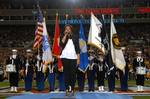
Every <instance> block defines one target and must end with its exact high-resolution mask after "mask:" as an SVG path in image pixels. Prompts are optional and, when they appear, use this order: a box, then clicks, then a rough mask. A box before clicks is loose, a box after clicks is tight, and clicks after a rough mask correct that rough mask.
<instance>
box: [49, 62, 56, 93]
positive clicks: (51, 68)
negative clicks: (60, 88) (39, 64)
mask: <svg viewBox="0 0 150 99" xmlns="http://www.w3.org/2000/svg"><path fill="white" fill-rule="evenodd" d="M48 83H49V91H54V90H55V71H54V63H53V64H49V65H48Z"/></svg>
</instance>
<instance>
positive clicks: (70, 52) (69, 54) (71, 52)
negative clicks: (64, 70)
mask: <svg viewBox="0 0 150 99" xmlns="http://www.w3.org/2000/svg"><path fill="white" fill-rule="evenodd" d="M60 58H67V59H77V54H76V51H75V47H74V44H73V41H72V39H68V42H67V44H66V46H65V48H64V49H63V51H62V53H61V55H60Z"/></svg>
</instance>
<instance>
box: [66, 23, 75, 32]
mask: <svg viewBox="0 0 150 99" xmlns="http://www.w3.org/2000/svg"><path fill="white" fill-rule="evenodd" d="M66 27H70V29H71V31H73V27H72V25H70V24H66V25H65V27H64V30H65V29H66Z"/></svg>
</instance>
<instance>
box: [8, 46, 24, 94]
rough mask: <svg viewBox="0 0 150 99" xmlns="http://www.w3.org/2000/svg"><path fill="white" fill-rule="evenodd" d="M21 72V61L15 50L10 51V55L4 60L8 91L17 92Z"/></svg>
mask: <svg viewBox="0 0 150 99" xmlns="http://www.w3.org/2000/svg"><path fill="white" fill-rule="evenodd" d="M20 70H21V61H20V58H19V56H18V54H17V50H16V49H13V50H12V55H11V56H10V57H8V58H7V60H6V72H7V73H9V83H10V87H11V89H10V91H11V92H17V87H18V82H19V71H20Z"/></svg>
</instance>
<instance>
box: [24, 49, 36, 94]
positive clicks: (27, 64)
mask: <svg viewBox="0 0 150 99" xmlns="http://www.w3.org/2000/svg"><path fill="white" fill-rule="evenodd" d="M35 63H36V62H35V59H34V57H33V54H32V50H31V49H27V50H26V57H25V59H24V63H23V67H24V81H25V91H31V89H32V81H33V75H34V69H35Z"/></svg>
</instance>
